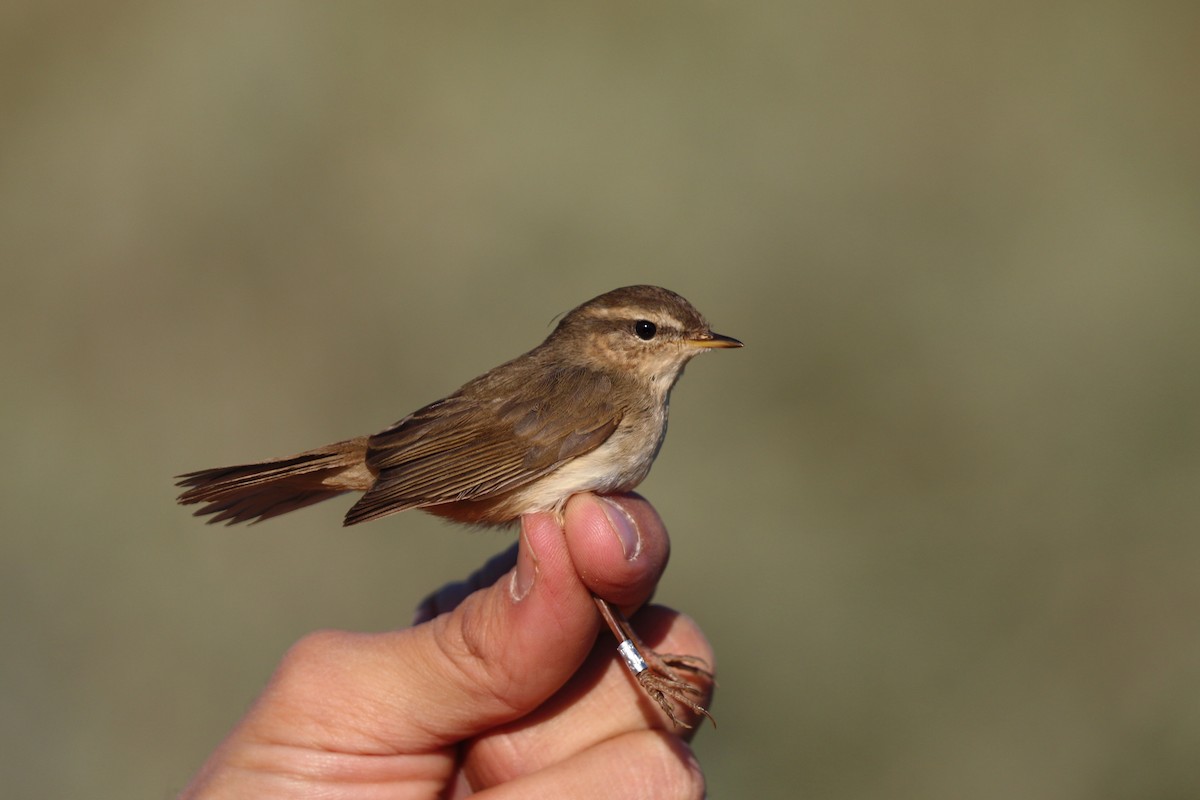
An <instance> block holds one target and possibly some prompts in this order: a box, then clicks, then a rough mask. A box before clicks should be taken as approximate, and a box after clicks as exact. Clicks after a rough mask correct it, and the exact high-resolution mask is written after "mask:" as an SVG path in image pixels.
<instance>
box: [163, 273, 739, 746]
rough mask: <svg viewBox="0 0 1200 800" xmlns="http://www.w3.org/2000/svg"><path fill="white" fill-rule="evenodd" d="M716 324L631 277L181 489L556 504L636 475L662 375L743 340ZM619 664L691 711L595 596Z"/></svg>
mask: <svg viewBox="0 0 1200 800" xmlns="http://www.w3.org/2000/svg"><path fill="white" fill-rule="evenodd" d="M741 346H742V343H741V342H739V341H738V340H737V339H732V338H730V337H728V336H721V335H720V334H717V333H713V332H712V330H711V329H710V328H709V326H708V323H707V322H705V320H704V317H702V316H701V315H700V313H699V312H698V311H696V309H695V308H693V307H692V305H691V303H689V302H688V301H687V300H685V299H683V298H682V297H680V296H679V295H677V294H675V293H674V292H671V291H668V290H666V289H662V288H659V287H657V286H627V287H624V288H622V289H615V290H613V291H611V292H608V293H606V294H602V295H600V296H599V297H596V298H594V299H592V300H589V301H588V302H586V303H584V304H583V305H581V306H579V307H578V308H575V309H574V310H572V311H570V312H569V313H567V314H566V315H565V316H564V317H563V318H562V320H561V321H560V322H559V324H558V326H557V327H556V328H555V330H554V332H553V333H551V334H550V336H549V337H547V339H546V340H545V341H544V342H542V344H540V345H538V346H537V347H535V348H534V349H533V350H530V351H529V352H528V353H525V354H524V355H522V356H518V357H517V358H515V359H513V360H512V361H509V362H507V363H505V364H501V365H500V366H498V367H496V368H495V369H492V370H490V371H489V372H486V373H484V374H483V375H481V376H479V377H478V378H476V379H475V380H473V381H471V382H470V383H468V384H466V385H465V386H463V387H462V388H461V389H459V390H458V391H457V392H455V393H454V394H452V395H450V396H449V397H446V398H444V399H442V400H438V401H436V402H434V403H430V404H429V405H427V406H425V407H424V408H422V409H419V410H418V411H415V412H413V413H412V414H409V415H408V416H407V417H405V418H404V419H402V420H400V421H399V422H397V423H396V424H395V425H393V426H391V427H390V428H388V429H386V430H384V431H382V432H380V433H377V434H375V435H373V436H360V437H358V438H356V439H348V440H346V441H343V442H337V443H335V444H330V445H326V446H324V447H318V448H316V449H315V450H308V451H306V452H303V453H300V454H298V455H294V456H289V457H287V458H278V459H272V460H270V461H262V462H259V463H256V464H244V465H240V466H233V467H218V468H215V469H205V470H200V471H198V472H190V473H187V474H185V475H181V476H179V483H178V485H179V486H180V487H185V488H186V491H184V492H183V494H181V495H180V496H179V502H180V503H181V504H184V505H188V504H192V503H205V504H206V505H204V506H203V507H202V508H200V509H199V510H198V511H197V512H196V514H197V515H198V516H199V515H207V514H212V515H214V516H213V517H212V519H210V520H209V522H225V523H227V524H234V523H238V522H259V521H261V520H264V519H268V518H270V517H274V516H278V515H279V514H284V513H287V512H288V511H293V510H295V509H297V508H303V507H305V506H309V505H312V504H313V503H319V502H321V501H322V500H328V499H329V498H331V497H336V496H337V495H340V494H343V493H345V492H363V495H362V497H360V498H359V499H358V501H357V502H356V503H355V504H354V505H353V506H352V507H351V508H350V510H349V511H348V512H347V513H346V518H345V523H344V524H346V525H354V524H357V523H359V522H366V521H368V520H372V519H378V518H379V517H383V516H387V515H388V514H394V513H396V512H397V511H404V510H406V509H410V508H419V509H422V510H424V511H428V512H429V513H431V514H436V515H438V516H441V517H447V518H449V519H453V520H456V521H458V522H465V523H470V524H475V525H507V524H509V523H512V522H515V521H517V520H518V519H520V517H521V515H523V514H530V513H534V512H538V511H555V512H561V511H562V508H563V506H564V505H565V504H566V502H567V499H568V498H569V497H570V496H571V495H573V494H576V493H578V492H596V493H599V494H614V493H619V492H626V491H630V490H631V489H633V488H634V487H635V486H637V485H638V484H639V483H641V481H642V480H643V479H644V478H645V477H646V475H647V474H648V473H649V471H650V465H651V464H652V463H653V462H654V458H655V456H657V455H658V450H659V447H660V446H661V445H662V442H663V437H664V436H665V435H666V432H667V407H668V405H669V402H670V395H671V388H672V387H673V386H674V385H675V382H676V381H677V380H678V379H679V376H680V375H681V374H682V373H683V368H684V366H685V365H686V364H687V362H688V361H690V360H691V359H692V358H693V357H694V356H696V355H698V354H699V353H702V352H704V351H705V350H709V349H712V348H724V347H741ZM596 603H597V606H598V607H599V609H600V612H601V614H602V615H603V617H604V619H605V621H606V623H607V624H608V626H609V628H610V629H611V630H612V631H613V634H614V635H615V636H616V637H617V639H618V641H620V642H621V645H620V647H619V648H618V649H619V651H620V653H621V655H622V657H623V658H624V660H625V663H626V664H627V665H628V666H629V668H630V671H631V672H633V674H634V675H635V676H636V677H637V679H638V681H639V683H640V684H641V685H642V686H643V688H645V690H646V691H647V692H648V693H649V694H650V695H651V697H653V698H654V699H655V700H657V701H658V703H659V704H660V705H661V706H662V707H663V709H664V710H665V711H666V713H667V714H668V716H669V717H670V718H671V719H672V720H673V721H674V722H675V723H676V724H683V723H682V722H681V721H680V719H679V717H678V716H677V715H676V714H675V711H674V709H673V707H672V703H671V701H672V700H673V701H675V702H679V703H681V704H683V705H685V706H687V707H689V708H691V709H692V710H693V711H694V712H696V713H697V714H704V715H707V714H708V712H707V711H706V710H705V709H704V708H702V707H701V706H700V705H698V704H697V703H696V701H695V700H694V699H693V698H694V697H695V696H697V695H699V693H700V692H699V690H698V689H697V688H696V687H695V686H694V685H693V684H692V683H690V682H688V681H685V680H682V679H681V678H680V676H679V675H678V674H677V673H676V672H675V669H680V670H683V671H685V672H688V673H691V674H693V675H699V676H702V677H709V678H710V677H711V676H710V675H708V672H707V670H706V669H705V667H704V665H702V662H699V661H698V659H695V658H692V657H689V656H667V655H662V656H660V655H658V654H656V653H654V652H653V651H651V650H649V649H648V648H646V647H645V645H643V644H642V643H641V641H640V639H639V638H638V637H637V634H636V633H635V632H634V630H633V628H632V626H631V625H630V624H629V622H628V620H626V619H625V618H624V616H623V615H622V614H621V613H620V611H618V610H617V609H616V608H615V607H613V606H611V605H610V604H609V603H607V602H605V601H603V600H601V599H599V598H596Z"/></svg>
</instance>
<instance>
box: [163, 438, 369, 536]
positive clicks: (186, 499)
mask: <svg viewBox="0 0 1200 800" xmlns="http://www.w3.org/2000/svg"><path fill="white" fill-rule="evenodd" d="M366 453H367V439H366V437H365V436H364V437H359V438H357V439H349V440H347V441H344V442H337V443H336V444H331V445H326V446H325V447H318V448H317V449H315V450H309V451H307V452H304V453H300V454H299V455H294V456H289V457H287V458H278V459H272V460H270V461H263V462H260V463H257V464H241V465H238V466H233V467H217V468H215V469H202V470H198V471H196V472H189V473H186V474H184V475H179V476H178V482H177V483H176V484H175V485H176V486H179V487H181V488H184V489H185V490H186V491H184V492H183V493H182V494H181V495H179V497H178V502H179V504H180V505H185V506H186V505H191V504H193V503H205V505H204V506H202V507H201V508H199V509H198V510H197V511H196V516H198V517H200V516H206V515H208V514H212V515H214V516H213V517H212V519H210V520H208V521H209V522H210V523H214V522H224V523H225V524H227V525H233V524H236V523H239V522H251V523H254V522H261V521H262V520H264V519H270V518H271V517H276V516H279V515H280V514H286V513H287V512H289V511H295V510H296V509H298V508H304V507H305V506H310V505H312V504H314V503H319V502H321V501H322V500H328V499H329V498H331V497H337V496H338V495H340V494H344V493H346V492H350V491H365V490H367V489H369V488H370V487H371V484H373V483H374V482H375V475H374V474H373V473H372V472H371V470H370V469H369V468H368V467H367V464H366Z"/></svg>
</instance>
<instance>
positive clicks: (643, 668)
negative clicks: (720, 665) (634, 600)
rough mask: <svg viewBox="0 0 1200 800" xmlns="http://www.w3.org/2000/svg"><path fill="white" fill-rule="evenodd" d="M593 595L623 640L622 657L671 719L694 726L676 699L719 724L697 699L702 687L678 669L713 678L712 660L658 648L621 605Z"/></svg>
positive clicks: (609, 627) (609, 625)
mask: <svg viewBox="0 0 1200 800" xmlns="http://www.w3.org/2000/svg"><path fill="white" fill-rule="evenodd" d="M592 599H593V600H595V601H596V607H597V608H598V609H600V616H601V617H603V618H604V622H605V623H606V624H607V625H608V629H609V630H610V631H612V634H613V636H615V637H617V641H618V642H620V644H619V645H617V652H618V653H620V654H621V660H623V661H624V662H625V666H627V667H629V671H630V672H631V673H633V676H634V677H635V678H637V681H638V683H639V684H641V686H642V689H644V690H645V692H646V694H648V695H650V696H651V697H652V698H654V700H655V701H656V702H657V703H658V704H659V705H660V706H662V710H663V711H664V712H665V713H666V715H667V717H669V718H670V720H671V722H673V723H675V725H676V726H677V727H682V728H690V727H692V726H691V725H689V724H688V723H686V722H684V721H683V720H681V719H680V718H679V716H678V715H677V714H676V713H675V706H674V703H679V704H680V705H683V706H686V707H687V708H690V709H691V710H692V712H693V713H695V714H696V715H697V716H705V717H708V720H709V722H711V723H712V724H713V725H716V724H717V721H716V720H715V719H713V716H712V714H710V713H708V709H706V708H704V706H702V705H700V704H699V703H697V702H696V700H695V698H697V697H699V696H700V695H701V694H702V692H701V690H700V689H699V688H698V687H697V686H696V685H694V684H692V683H689V682H688V681H685V680H682V679H681V678H680V677H679V675H678V674H677V673H676V671H675V670H682V671H684V672H688V673H691V674H692V675H694V676H697V677H699V678H701V679H703V680H706V681H712V679H713V674H712V672H711V671H710V670H709V669H708V663H707V662H706V661H705V660H704V659H702V658H697V657H696V656H680V655H667V654H662V655H660V654H658V653H656V652H654V651H653V650H651V649H650V648H649V647H647V646H646V645H645V643H644V642H643V641H642V639H641V637H640V636H638V635H637V631H635V630H634V629H633V625H632V624H630V622H629V620H628V619H626V618H625V615H624V614H622V613H621V611H620V609H618V608H617V607H616V606H614V605H613V604H612V603H610V602H608V601H607V600H602V599H600V598H599V597H596V596H595V595H593V596H592Z"/></svg>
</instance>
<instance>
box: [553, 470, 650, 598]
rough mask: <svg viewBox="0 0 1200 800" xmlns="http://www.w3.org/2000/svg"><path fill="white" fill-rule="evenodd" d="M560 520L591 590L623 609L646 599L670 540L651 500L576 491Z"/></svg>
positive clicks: (583, 577)
mask: <svg viewBox="0 0 1200 800" xmlns="http://www.w3.org/2000/svg"><path fill="white" fill-rule="evenodd" d="M563 520H564V530H565V532H566V537H567V545H568V547H569V548H570V550H571V560H572V561H574V562H575V568H576V570H577V571H578V572H579V575H580V576H581V578H582V580H583V582H584V584H585V585H586V586H587V587H588V589H590V590H591V591H592V593H593V594H595V595H596V596H597V597H602V598H604V599H605V600H608V601H609V602H611V603H615V604H616V605H617V606H619V607H621V608H622V609H623V610H627V611H632V610H633V609H636V608H637V607H638V606H640V605H641V604H642V603H645V602H646V601H647V600H649V599H650V595H651V594H652V593H653V591H654V587H655V585H656V584H657V583H658V579H659V578H660V577H661V576H662V573H663V570H664V569H666V567H667V560H668V558H669V557H670V553H671V543H670V540H669V539H668V537H667V529H666V526H665V525H663V521H662V519H661V518H660V517H659V516H658V512H657V511H655V510H654V507H653V506H651V505H650V503H649V502H647V501H646V500H645V499H644V498H642V497H640V496H639V495H636V494H624V495H612V496H606V497H600V496H597V495H594V494H579V495H575V496H574V497H572V498H571V499H570V500H569V501H568V502H567V505H566V508H565V509H564V511H563Z"/></svg>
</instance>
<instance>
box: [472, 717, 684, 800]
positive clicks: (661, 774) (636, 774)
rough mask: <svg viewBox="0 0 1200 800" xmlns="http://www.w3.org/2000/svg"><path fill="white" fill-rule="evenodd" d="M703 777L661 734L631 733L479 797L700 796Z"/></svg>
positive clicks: (617, 798) (680, 746) (493, 799)
mask: <svg viewBox="0 0 1200 800" xmlns="http://www.w3.org/2000/svg"><path fill="white" fill-rule="evenodd" d="M704 792H705V787H704V773H703V772H701V771H700V765H699V763H698V762H697V761H696V757H695V756H694V755H693V754H692V751H691V748H689V747H688V746H687V745H686V744H684V743H683V742H682V741H680V740H679V739H677V738H675V737H674V736H670V735H667V734H665V733H663V732H662V731H632V732H629V733H625V734H622V735H620V736H617V737H615V738H611V739H606V740H604V741H601V742H598V743H597V744H596V745H595V746H593V747H590V748H588V749H586V750H583V751H581V752H579V753H576V754H575V755H573V756H571V757H570V758H568V759H566V760H564V761H561V762H559V763H555V764H551V765H548V766H546V767H545V768H544V769H540V770H538V771H536V772H532V773H530V774H528V775H525V776H523V777H521V778H519V779H517V780H514V781H511V782H509V783H506V784H504V785H500V786H496V787H494V788H492V789H488V790H487V791H484V792H480V793H479V794H478V795H477V796H478V797H486V798H489V800H506V799H507V798H520V800H540V799H542V798H545V800H558V798H563V797H604V798H613V799H615V800H620V798H643V797H654V798H664V799H665V800H673V799H674V798H679V800H693V799H697V800H698V798H702V797H704Z"/></svg>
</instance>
